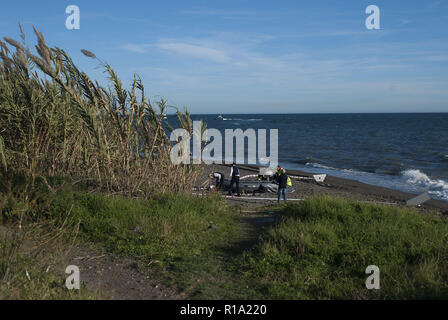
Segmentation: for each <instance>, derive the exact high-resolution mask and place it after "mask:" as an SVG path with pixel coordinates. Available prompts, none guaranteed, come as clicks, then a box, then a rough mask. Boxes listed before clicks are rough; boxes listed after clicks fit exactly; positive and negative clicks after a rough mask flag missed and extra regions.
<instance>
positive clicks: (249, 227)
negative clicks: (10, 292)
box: [68, 199, 278, 300]
mask: <svg viewBox="0 0 448 320" xmlns="http://www.w3.org/2000/svg"><path fill="white" fill-rule="evenodd" d="M228 204H229V205H232V206H237V207H238V209H239V210H240V214H241V220H240V221H241V223H242V231H243V232H242V234H241V237H239V239H238V240H237V241H236V242H235V245H234V246H232V247H230V248H229V249H228V250H227V252H226V253H225V254H226V255H227V256H228V257H229V258H231V257H234V256H237V255H239V254H241V253H243V252H244V251H245V250H248V249H250V248H252V247H253V246H254V245H255V244H256V243H257V241H258V239H259V236H260V235H261V233H262V232H263V230H264V228H265V227H267V226H269V225H270V224H272V223H274V222H275V221H276V219H277V218H278V217H277V216H276V215H275V214H274V212H273V211H266V210H265V208H264V204H260V203H253V204H252V205H250V206H248V205H247V204H245V203H241V202H239V201H237V200H232V199H229V200H228ZM68 263H69V264H73V265H76V266H78V267H79V269H80V276H81V283H82V285H84V286H86V287H87V288H89V289H90V290H92V291H94V292H97V293H98V294H99V296H100V298H102V299H113V300H181V299H188V296H186V295H185V294H183V293H178V292H176V291H175V290H173V289H171V288H168V287H165V286H164V285H163V284H161V283H158V282H157V281H155V280H154V279H152V278H151V276H148V275H145V274H143V273H141V272H140V271H138V269H137V264H136V262H135V261H134V260H132V259H126V258H114V257H113V256H111V255H110V254H107V253H106V254H104V253H103V254H101V252H93V251H92V250H86V249H81V248H74V249H73V252H71V254H70V258H69V259H68Z"/></svg>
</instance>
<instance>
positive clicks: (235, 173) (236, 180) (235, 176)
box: [229, 162, 241, 197]
mask: <svg viewBox="0 0 448 320" xmlns="http://www.w3.org/2000/svg"><path fill="white" fill-rule="evenodd" d="M230 179H231V180H230V189H229V196H230V195H232V189H233V184H236V192H237V194H238V197H239V196H240V195H241V194H240V170H239V169H238V167H237V166H236V164H235V162H234V163H233V164H232V166H231V167H230Z"/></svg>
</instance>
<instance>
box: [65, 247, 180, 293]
mask: <svg viewBox="0 0 448 320" xmlns="http://www.w3.org/2000/svg"><path fill="white" fill-rule="evenodd" d="M67 261H68V262H67V263H68V264H67V265H76V266H78V267H79V270H80V279H81V285H82V286H85V287H87V288H88V289H89V290H91V291H93V292H96V293H97V294H98V295H99V298H100V299H107V300H109V299H112V300H179V299H184V298H185V297H184V296H183V295H182V294H178V293H177V292H175V291H174V290H172V289H170V288H167V287H165V286H163V285H162V284H160V283H158V282H157V281H155V280H154V279H152V278H151V277H150V276H149V275H145V274H143V273H141V272H140V271H138V269H137V263H136V262H135V261H134V260H132V259H127V258H118V257H114V256H112V255H110V254H108V253H103V254H101V253H100V252H94V251H92V250H86V249H84V248H79V247H77V248H74V249H73V250H72V252H71V254H70V257H69V259H68V260H67Z"/></svg>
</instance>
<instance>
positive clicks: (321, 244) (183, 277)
mask: <svg viewBox="0 0 448 320" xmlns="http://www.w3.org/2000/svg"><path fill="white" fill-rule="evenodd" d="M269 210H270V211H276V215H278V216H279V217H281V219H280V221H279V222H278V223H276V224H273V225H271V226H270V227H268V228H267V229H266V230H265V231H263V232H262V231H261V230H259V232H260V233H259V234H258V235H257V234H255V236H254V233H253V231H254V229H251V228H252V227H251V226H250V224H248V223H247V221H246V223H245V222H244V221H243V218H242V217H241V216H240V215H239V214H238V211H237V210H235V209H231V208H229V207H228V206H227V205H226V204H225V202H224V201H223V200H222V199H220V198H219V197H207V198H197V197H193V196H188V195H183V194H166V195H164V196H159V197H155V198H150V199H147V200H143V199H133V198H127V197H122V196H112V195H106V194H98V193H86V192H85V191H81V190H71V189H69V190H66V191H64V192H60V193H58V195H57V196H56V197H55V199H54V200H53V201H52V203H51V206H50V207H49V208H48V210H47V215H48V216H49V217H52V218H58V217H59V216H60V217H61V218H62V217H63V216H64V215H65V213H67V212H70V215H71V220H70V221H71V223H72V224H76V223H79V226H80V229H79V231H80V233H79V236H80V238H81V241H82V243H84V245H87V244H92V243H93V244H94V245H95V246H96V247H97V248H99V249H101V250H104V251H107V252H111V253H114V254H116V255H118V256H123V257H130V258H133V259H135V260H136V262H137V265H138V268H139V270H140V271H141V272H143V273H145V274H147V275H149V276H151V278H153V279H157V280H159V281H160V282H161V283H163V284H165V285H169V286H172V287H173V288H177V289H179V291H183V292H184V293H185V294H186V297H187V298H190V299H431V298H435V299H446V298H448V264H447V263H446V261H448V220H447V219H444V218H441V217H439V216H437V215H432V214H421V213H418V212H415V211H412V210H404V209H399V208H397V207H390V206H381V205H374V204H366V203H360V202H357V201H351V200H345V199H339V198H328V197H316V198H311V199H307V200H305V201H303V202H300V203H294V204H291V203H288V204H286V205H282V206H278V207H273V208H270V209H269ZM70 228H72V227H70ZM81 245H82V244H81ZM4 249H5V252H6V251H7V250H6V247H4ZM27 259H28V258H25V257H23V256H21V257H20V258H19V259H17V261H18V262H17V263H14V264H13V265H14V268H16V269H15V270H17V271H16V272H15V274H20V275H21V276H19V277H17V279H18V280H17V281H18V282H15V283H12V284H10V286H9V287H8V288H9V289H8V290H9V291H8V290H7V291H6V292H9V296H8V295H6V296H7V297H14V296H17V297H20V298H24V299H28V298H31V299H32V298H33V297H34V298H35V297H36V296H39V295H42V296H44V297H46V298H61V299H65V298H83V297H93V296H89V294H88V293H78V295H77V296H73V297H72V296H70V294H71V295H73V293H70V292H67V290H63V288H64V286H63V284H62V283H60V282H61V278H60V277H59V278H58V277H54V276H52V275H51V274H49V275H47V274H45V273H44V272H43V271H42V270H41V269H39V268H37V267H36V268H37V269H36V268H33V265H35V266H38V264H36V263H34V262H33V261H32V260H27ZM4 265H6V264H4ZM369 265H376V266H378V267H379V268H380V285H381V288H380V290H367V289H366V287H365V282H366V279H367V277H368V275H367V274H366V273H365V270H366V268H367V266H369ZM2 268H3V267H2V263H1V261H0V271H1V269H2ZM3 269H4V268H3ZM24 270H28V271H29V273H30V275H31V279H32V280H33V281H34V284H31V283H30V281H29V280H27V278H26V277H25V273H24V272H25V271H24ZM19 280H20V281H19ZM27 288H28V289H27ZM4 289H5V286H1V288H0V294H3V295H4V296H5V290H4Z"/></svg>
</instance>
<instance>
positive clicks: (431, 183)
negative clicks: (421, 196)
mask: <svg viewBox="0 0 448 320" xmlns="http://www.w3.org/2000/svg"><path fill="white" fill-rule="evenodd" d="M401 177H402V179H403V180H404V181H405V182H406V183H407V184H410V185H412V186H416V187H420V188H422V189H426V190H428V193H429V194H430V195H433V196H436V197H437V198H440V199H444V200H448V182H447V181H444V180H441V179H431V178H430V177H428V176H427V175H426V174H425V173H423V172H421V171H420V170H417V169H410V170H406V171H403V172H402V173H401Z"/></svg>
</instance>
